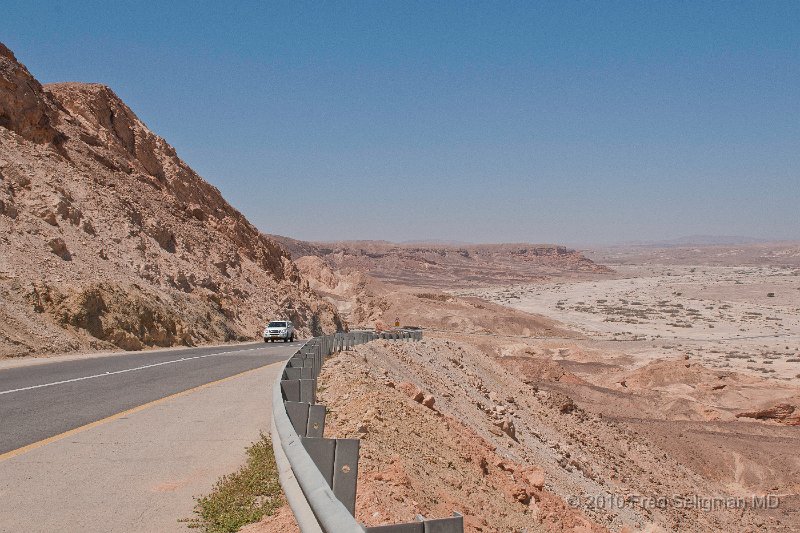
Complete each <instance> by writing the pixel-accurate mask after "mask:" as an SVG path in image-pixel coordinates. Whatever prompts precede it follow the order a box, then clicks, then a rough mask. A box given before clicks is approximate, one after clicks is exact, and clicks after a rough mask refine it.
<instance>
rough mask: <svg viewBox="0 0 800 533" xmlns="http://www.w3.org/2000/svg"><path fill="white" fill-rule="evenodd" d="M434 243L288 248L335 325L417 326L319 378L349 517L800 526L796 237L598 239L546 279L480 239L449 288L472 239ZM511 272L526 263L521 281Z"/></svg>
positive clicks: (482, 523)
mask: <svg viewBox="0 0 800 533" xmlns="http://www.w3.org/2000/svg"><path fill="white" fill-rule="evenodd" d="M334 248H335V247H334ZM304 253H306V252H302V253H301V254H300V255H303V254H304ZM570 253H571V252H570ZM348 254H349V255H353V254H355V255H358V256H359V257H360V258H361V259H360V260H359V261H358V269H357V270H348V269H347V268H346V267H342V264H343V263H347V262H348V261H354V260H353V259H352V258H351V259H347V257H348ZM437 254H438V259H437V256H436V254H431V252H430V250H426V249H422V248H416V249H414V250H409V249H407V248H405V249H404V248H401V249H400V250H399V251H398V250H397V249H395V250H394V251H391V250H385V249H384V250H383V251H381V252H379V253H377V252H375V251H374V250H373V251H372V252H370V256H368V258H364V256H363V254H359V253H358V252H357V251H356V252H354V251H353V250H352V249H345V250H343V251H342V250H340V251H339V252H338V255H337V256H335V258H334V259H335V260H333V261H332V260H330V258H326V257H325V254H319V253H315V254H314V255H313V256H311V255H307V256H304V257H295V259H296V260H297V261H298V265H299V266H300V269H301V271H302V272H303V274H304V276H306V277H307V278H308V279H309V280H311V283H312V286H314V287H315V289H316V290H317V291H318V292H320V294H323V295H326V297H327V298H328V299H329V301H331V302H333V303H335V304H337V306H338V308H339V309H340V312H342V314H343V316H345V317H346V318H347V319H348V320H349V321H350V323H351V324H353V325H357V324H359V322H360V323H361V324H360V325H365V326H370V325H375V324H379V325H380V324H382V323H389V322H391V321H392V320H394V319H395V317H397V318H401V320H403V321H404V324H405V323H406V322H410V321H416V322H412V323H414V324H420V325H422V326H423V327H425V328H426V331H425V340H423V341H422V342H421V343H414V344H406V345H393V344H391V343H373V344H371V345H367V346H360V347H358V348H357V349H356V350H355V351H354V352H350V353H343V354H340V355H338V356H336V357H335V358H334V360H333V361H332V362H331V363H330V364H329V366H328V367H326V369H325V371H324V372H323V375H322V376H321V380H320V383H321V392H320V396H321V401H322V402H323V403H325V404H326V405H327V406H328V408H329V411H330V415H329V416H330V422H329V430H330V432H331V434H336V435H337V436H341V437H357V438H360V439H361V441H362V458H361V465H360V471H359V494H360V495H361V496H360V499H359V503H358V507H357V518H358V519H359V520H362V521H363V522H364V523H366V524H368V525H380V524H387V523H393V522H398V521H403V520H408V519H409V518H410V517H412V516H414V515H415V514H416V513H421V514H423V515H425V516H429V517H430V516H433V517H442V516H447V515H449V514H450V512H451V511H453V510H458V511H459V512H462V513H463V514H464V515H465V526H466V529H467V530H469V531H496V532H501V531H502V532H505V531H520V532H522V531H765V530H770V531H796V530H798V528H800V518H799V517H798V510H800V498H799V497H798V493H799V492H800V482H798V480H800V458H799V457H798V453H797V450H799V449H800V438H799V435H798V424H800V344H799V343H798V339H800V246H797V245H795V244H784V243H778V244H773V245H746V246H740V247H735V246H725V247H721V246H701V247H689V248H687V247H663V248H657V247H647V246H630V247H614V248H607V249H594V250H590V251H587V252H585V253H584V254H583V255H584V256H585V257H586V258H587V259H591V260H592V261H593V264H592V265H591V268H589V267H588V265H590V263H586V262H584V261H583V260H582V259H581V260H579V261H576V260H575V257H572V259H571V260H570V261H567V262H561V263H560V265H558V266H560V268H561V270H560V271H558V269H557V268H556V266H557V265H555V264H548V265H547V271H546V272H543V271H541V270H537V269H536V267H534V266H532V263H531V261H526V260H525V258H524V257H521V255H524V254H520V253H519V251H518V250H517V251H514V250H511V251H509V249H505V248H502V247H498V248H494V249H493V251H492V254H498V255H494V256H493V257H494V259H497V258H498V257H502V260H492V259H491V258H489V259H487V257H488V256H487V255H486V254H485V253H484V256H483V260H486V261H488V263H490V266H491V267H490V268H487V269H485V270H483V269H475V270H469V269H467V270H468V272H469V276H468V279H463V280H461V281H460V282H459V281H458V280H454V279H453V275H452V267H449V268H447V267H445V265H447V263H448V261H451V260H450V259H448V256H449V255H453V256H456V257H462V258H463V257H467V256H471V257H475V256H476V254H474V253H469V254H468V253H465V252H464V251H463V250H462V251H461V252H460V253H454V252H453V250H450V249H448V248H447V247H445V249H444V250H439V251H438V252H437ZM397 255H402V261H398V260H397V257H396V256H397ZM489 255H491V254H489ZM509 257H512V258H515V261H514V262H515V265H516V266H515V267H514V268H513V269H511V270H507V271H504V270H503V269H502V268H500V266H499V265H501V264H511V262H509ZM415 258H416V261H415ZM478 260H480V259H478ZM537 260H538V259H535V258H534V261H533V262H534V263H535V261H537ZM459 261H460V259H459ZM451 264H452V261H451ZM575 265H581V267H580V268H576V267H575ZM439 268H441V270H442V272H447V274H446V276H441V277H439V276H436V275H432V274H431V272H435V271H436V270H437V269H439ZM526 268H533V270H537V271H538V272H539V273H540V274H541V275H534V271H528V272H527V275H528V276H529V279H530V282H527V283H524V282H522V283H521V282H520V279H521V278H524V276H523V275H522V274H521V271H525V269H526ZM417 269H418V270H419V272H420V275H419V278H418V279H419V280H420V282H419V283H417V282H416V281H415V270H417ZM482 271H485V272H487V273H488V274H487V275H486V276H484V277H483V278H481V276H480V272H482ZM445 278H446V282H445ZM437 280H438V281H437ZM448 287H449V288H448ZM354 376H355V377H354ZM281 517H283V518H281ZM276 520H277V522H275V521H276ZM281 521H285V522H287V523H290V522H291V519H290V516H289V515H288V514H287V513H286V512H282V513H279V514H278V515H277V518H276V517H271V518H268V519H266V521H265V522H263V523H262V524H259V525H256V526H254V530H256V531H258V530H264V531H266V530H269V529H268V528H270V527H275V524H276V523H281ZM264 528H266V529H264Z"/></svg>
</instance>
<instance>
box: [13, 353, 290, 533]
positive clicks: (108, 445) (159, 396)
mask: <svg viewBox="0 0 800 533" xmlns="http://www.w3.org/2000/svg"><path fill="white" fill-rule="evenodd" d="M299 345H300V343H291V344H284V343H277V344H264V343H250V344H239V345H226V346H218V347H204V348H192V349H180V350H162V351H157V352H137V353H130V354H114V355H109V356H104V357H88V358H81V359H78V358H71V359H70V360H59V359H53V360H52V361H47V362H45V363H41V362H40V361H35V360H32V361H30V364H28V363H27V362H23V363H22V366H16V367H11V368H8V367H7V366H8V365H5V366H4V367H0V502H2V504H0V531H2V532H5V531H53V530H61V531H126V532H127V531H182V530H183V531H187V530H186V526H185V524H182V523H179V522H178V519H179V518H188V517H190V516H191V509H192V507H193V504H194V501H193V496H199V495H201V494H203V493H206V492H208V490H209V489H210V488H211V486H212V485H213V482H214V481H215V480H216V479H217V478H218V477H219V476H220V475H223V474H225V473H229V472H231V471H233V470H235V469H236V468H237V466H238V465H240V464H241V463H242V461H243V460H244V448H245V447H246V446H247V444H249V443H250V442H252V441H254V440H256V439H257V438H258V436H259V433H260V432H264V433H268V425H269V413H270V397H271V394H270V388H271V383H272V381H273V380H274V378H275V376H276V375H277V372H278V370H279V368H280V364H279V363H280V362H281V361H283V360H285V359H286V358H287V357H289V356H290V355H291V354H292V353H294V351H296V350H297V348H298V346H299Z"/></svg>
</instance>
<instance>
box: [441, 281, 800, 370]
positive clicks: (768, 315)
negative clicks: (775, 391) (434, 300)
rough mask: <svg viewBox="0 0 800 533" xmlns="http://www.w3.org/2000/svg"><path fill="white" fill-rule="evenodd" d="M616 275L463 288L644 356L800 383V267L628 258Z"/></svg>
mask: <svg viewBox="0 0 800 533" xmlns="http://www.w3.org/2000/svg"><path fill="white" fill-rule="evenodd" d="M617 273H618V277H616V278H615V279H603V280H596V281H572V282H554V283H547V284H538V285H515V286H511V287H501V288H488V289H473V290H463V291H457V293H456V294H458V295H461V296H474V297H479V298H483V299H486V300H489V301H491V302H495V303H500V304H503V305H506V306H509V307H512V308H514V309H518V310H521V311H527V312H531V313H537V314H542V315H545V316H547V317H549V318H553V319H555V320H557V321H559V322H561V323H563V324H564V325H566V326H568V327H569V328H570V329H574V330H576V331H579V332H581V333H583V334H584V335H585V336H586V337H587V338H588V339H590V340H591V341H592V344H593V345H594V346H597V347H606V348H608V349H624V350H625V352H626V353H628V354H630V355H633V356H636V357H637V359H638V362H639V364H646V363H647V362H649V361H652V360H655V359H660V358H664V357H672V356H675V355H688V356H690V357H692V358H697V359H698V360H700V361H701V362H702V363H703V364H704V365H707V366H709V367H712V368H724V369H730V370H735V371H737V372H743V373H754V374H757V375H761V376H769V377H770V378H773V379H779V380H788V381H793V382H795V383H800V269H798V268H797V267H780V266H747V267H734V266H683V265H677V266H674V265H668V266H658V265H654V266H653V265H624V266H619V267H617ZM611 343H614V344H611ZM618 343H621V344H618ZM622 346H624V348H623V347H622Z"/></svg>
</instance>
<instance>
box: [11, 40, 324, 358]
mask: <svg viewBox="0 0 800 533" xmlns="http://www.w3.org/2000/svg"><path fill="white" fill-rule="evenodd" d="M0 252H1V253H0V300H2V306H0V357H2V356H18V355H25V354H39V353H48V352H50V353H52V352H64V351H71V350H83V349H112V348H123V349H141V348H143V347H146V346H171V345H176V344H184V345H193V344H198V343H205V342H218V341H229V340H236V339H246V338H254V337H257V336H258V335H259V333H260V330H261V328H262V327H263V323H264V321H265V320H267V319H269V318H270V317H273V316H277V315H280V316H289V317H291V318H292V319H294V320H295V321H296V322H297V323H298V324H299V325H300V329H301V331H303V333H309V332H311V331H319V330H322V329H326V330H332V329H335V328H337V327H340V322H339V319H338V315H337V314H336V312H335V310H334V308H333V307H332V306H331V305H330V304H328V303H326V302H324V301H323V300H321V299H320V298H319V297H318V296H317V295H316V293H315V292H314V291H312V290H311V289H310V288H309V286H308V283H307V282H306V281H305V280H304V279H303V278H302V276H301V275H300V273H299V271H298V269H297V267H296V266H295V264H294V263H293V261H292V260H291V258H290V257H289V255H288V253H287V252H286V251H284V249H283V248H282V247H281V246H279V245H278V244H276V243H275V242H274V241H273V240H272V239H270V238H268V237H266V236H264V235H262V234H260V233H259V232H258V230H257V229H256V228H255V227H254V226H253V225H252V224H251V223H250V222H248V221H247V219H246V218H245V217H244V216H243V215H242V214H241V213H239V212H238V211H237V210H236V209H234V208H233V207H231V206H230V205H229V204H228V203H227V202H226V201H225V199H224V198H223V197H222V196H221V194H220V192H219V191H218V190H217V189H216V188H214V187H212V186H211V185H209V184H208V183H206V182H205V181H203V179H202V178H200V176H198V175H197V174H196V173H195V172H194V171H193V170H192V169H191V168H189V166H188V165H186V163H184V162H183V161H182V160H181V159H180V158H179V157H178V156H177V154H176V153H175V150H174V149H173V148H172V147H171V146H170V145H169V144H167V143H166V142H165V141H164V140H163V139H161V138H160V137H158V136H157V135H155V134H154V133H152V132H151V131H150V130H148V129H147V127H146V126H145V125H144V124H143V123H142V122H141V121H140V120H139V119H138V118H137V117H136V115H135V114H134V113H133V112H132V111H131V110H130V109H129V108H128V107H127V106H126V105H125V104H124V103H123V102H122V101H121V100H120V99H119V98H118V97H117V96H116V95H115V94H114V92H113V91H111V89H109V88H108V87H105V86H103V85H96V84H83V83H61V84H54V85H45V86H42V85H41V84H40V83H39V82H38V81H36V79H34V78H33V76H31V74H30V73H29V72H28V70H27V69H26V68H25V66H23V65H22V64H21V63H19V62H18V61H17V60H16V58H15V57H14V54H13V53H12V52H11V51H10V50H8V48H6V47H5V46H3V45H2V44H0Z"/></svg>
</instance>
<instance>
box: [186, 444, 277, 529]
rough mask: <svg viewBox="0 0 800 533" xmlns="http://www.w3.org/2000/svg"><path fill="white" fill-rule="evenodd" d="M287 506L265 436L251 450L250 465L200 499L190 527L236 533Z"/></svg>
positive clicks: (220, 481) (221, 480)
mask: <svg viewBox="0 0 800 533" xmlns="http://www.w3.org/2000/svg"><path fill="white" fill-rule="evenodd" d="M282 503H283V493H282V491H281V485H280V482H279V481H278V467H277V466H276V464H275V456H274V455H273V452H272V443H271V442H270V440H269V438H268V437H266V436H265V435H263V434H262V435H261V439H260V440H258V441H257V442H255V443H253V444H252V445H251V446H250V447H249V448H248V449H247V464H245V465H244V466H243V467H242V468H241V469H239V471H238V472H234V473H233V474H228V475H226V476H223V477H221V478H220V479H219V480H218V481H217V483H216V484H215V485H214V488H213V489H212V491H211V494H209V495H207V496H203V497H201V498H197V504H196V505H195V508H194V513H195V515H196V517H195V518H190V519H187V520H185V522H188V524H187V525H188V527H190V528H197V529H202V530H203V531H205V532H207V533H233V532H234V531H239V529H240V528H241V527H242V526H244V525H246V524H252V523H254V522H258V521H259V520H261V518H263V517H264V516H265V515H271V514H272V513H273V512H275V510H276V509H277V508H278V507H280V506H281V504H282Z"/></svg>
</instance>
